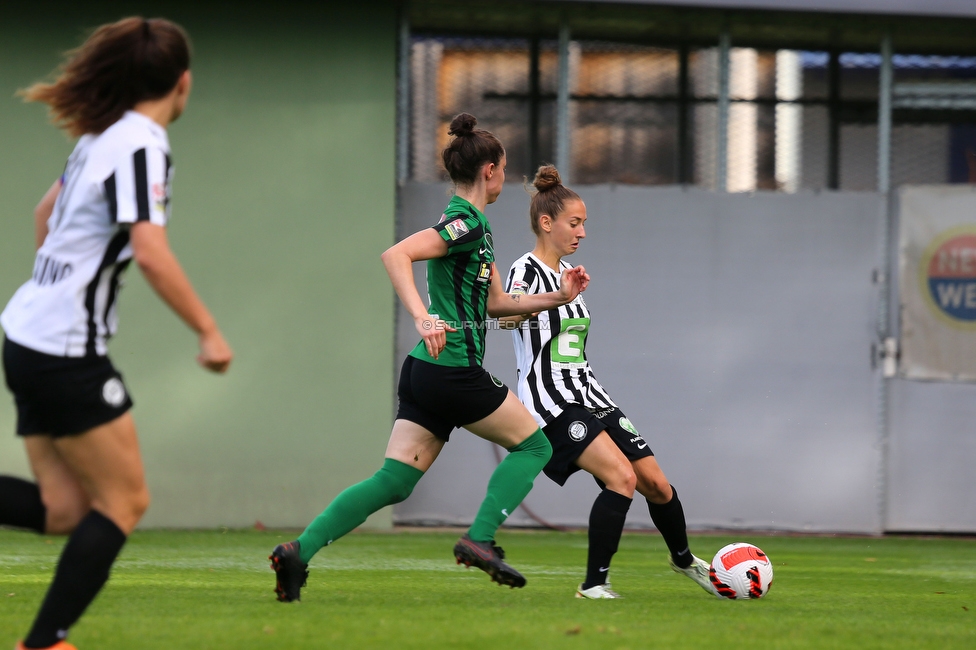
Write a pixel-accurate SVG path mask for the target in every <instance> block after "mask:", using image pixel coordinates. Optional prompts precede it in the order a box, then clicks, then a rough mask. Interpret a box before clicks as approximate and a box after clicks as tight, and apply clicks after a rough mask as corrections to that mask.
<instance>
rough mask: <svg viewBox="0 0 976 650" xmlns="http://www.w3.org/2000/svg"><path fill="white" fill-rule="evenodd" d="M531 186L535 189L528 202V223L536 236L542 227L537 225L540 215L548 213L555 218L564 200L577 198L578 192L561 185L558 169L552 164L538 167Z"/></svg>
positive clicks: (560, 210)
mask: <svg viewBox="0 0 976 650" xmlns="http://www.w3.org/2000/svg"><path fill="white" fill-rule="evenodd" d="M532 187H534V188H535V190H536V191H535V194H533V195H532V202H531V203H530V204H529V225H530V226H532V232H534V233H535V234H536V236H538V235H541V234H542V228H541V227H540V226H539V219H540V218H542V215H544V214H548V215H549V217H550V218H551V219H553V220H555V219H556V218H557V217H558V216H559V213H560V212H562V211H563V206H564V205H565V204H566V201H572V200H574V199H579V194H577V193H576V192H574V191H573V190H571V189H569V188H568V187H566V186H565V185H563V181H562V179H561V178H560V177H559V170H558V169H556V168H555V167H553V166H552V165H542V166H541V167H539V169H538V171H536V173H535V180H533V181H532Z"/></svg>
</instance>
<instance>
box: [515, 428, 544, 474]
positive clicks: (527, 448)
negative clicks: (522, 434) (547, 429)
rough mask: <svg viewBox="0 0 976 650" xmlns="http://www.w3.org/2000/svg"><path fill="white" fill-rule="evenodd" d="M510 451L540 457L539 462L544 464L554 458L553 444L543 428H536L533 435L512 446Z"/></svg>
mask: <svg viewBox="0 0 976 650" xmlns="http://www.w3.org/2000/svg"><path fill="white" fill-rule="evenodd" d="M508 451H510V452H512V453H516V452H519V453H525V454H530V455H532V456H535V457H537V458H538V459H539V462H541V463H542V465H543V466H545V464H546V463H548V462H549V459H550V458H552V445H551V444H550V443H549V438H547V437H546V434H545V433H543V432H542V429H536V430H535V432H534V433H533V434H532V435H531V436H529V437H528V438H526V439H525V440H523V441H522V442H520V443H519V444H517V445H515V446H514V447H512V448H510V449H509V450H508Z"/></svg>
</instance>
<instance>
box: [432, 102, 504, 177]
mask: <svg viewBox="0 0 976 650" xmlns="http://www.w3.org/2000/svg"><path fill="white" fill-rule="evenodd" d="M476 124H478V120H477V118H476V117H475V116H474V115H471V114H470V113H461V114H459V115H456V116H455V117H454V119H453V120H451V126H450V128H449V129H448V131H447V133H448V135H453V136H454V139H453V140H451V142H450V144H448V145H447V147H445V148H444V151H443V152H441V158H442V159H443V161H444V169H446V170H447V173H448V174H449V175H450V177H451V180H452V181H454V184H455V185H458V186H461V187H470V186H471V185H474V182H475V179H476V178H477V177H478V171H479V170H480V169H481V168H482V167H483V166H484V165H485V163H493V164H495V165H497V164H498V163H500V162H501V160H502V156H504V155H505V148H504V147H503V146H502V143H501V142H499V140H498V138H496V137H495V136H494V134H492V133H491V132H490V131H485V130H484V129H476V128H474V127H475V125H476Z"/></svg>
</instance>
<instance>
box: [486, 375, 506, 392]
mask: <svg viewBox="0 0 976 650" xmlns="http://www.w3.org/2000/svg"><path fill="white" fill-rule="evenodd" d="M488 376H489V377H491V383H493V384H495V385H496V386H498V387H499V388H501V387H502V386H504V385H505V384H504V383H502V380H501V379H499V378H498V377H496V376H495V375H493V374H491V373H490V372H489V373H488Z"/></svg>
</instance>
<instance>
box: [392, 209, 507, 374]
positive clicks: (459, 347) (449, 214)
mask: <svg viewBox="0 0 976 650" xmlns="http://www.w3.org/2000/svg"><path fill="white" fill-rule="evenodd" d="M434 230H436V231H437V233H438V234H439V235H440V236H441V237H442V238H443V239H444V241H445V242H447V255H445V256H444V257H438V258H435V259H432V260H427V295H428V300H429V304H430V308H429V309H428V313H429V314H430V315H431V316H433V317H434V318H439V319H441V320H444V321H445V322H447V324H449V325H450V326H452V327H454V328H456V329H457V331H456V332H447V345H446V346H445V347H444V350H443V351H442V352H441V353H440V356H439V357H438V358H437V359H436V360H435V359H434V358H433V357H432V356H430V354H429V353H428V352H427V346H426V345H425V344H424V342H423V341H422V340H421V341H420V343H418V344H417V347H415V348H414V349H413V351H412V352H411V353H410V356H412V357H416V358H417V359H421V360H423V361H426V362H428V363H435V364H437V365H440V366H455V367H464V366H480V365H481V360H482V359H483V358H484V356H485V321H486V319H487V317H488V287H489V285H490V284H491V274H492V262H494V261H495V250H494V246H493V242H492V239H491V226H490V225H488V220H487V219H486V218H485V215H483V214H482V213H481V211H479V210H478V208H476V207H474V206H473V205H471V204H470V203H469V202H468V201H466V200H464V199H462V198H461V197H459V196H455V197H454V198H452V199H451V202H450V203H448V204H447V209H446V210H444V214H443V215H442V216H441V220H440V221H439V222H438V223H437V225H436V226H434Z"/></svg>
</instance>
